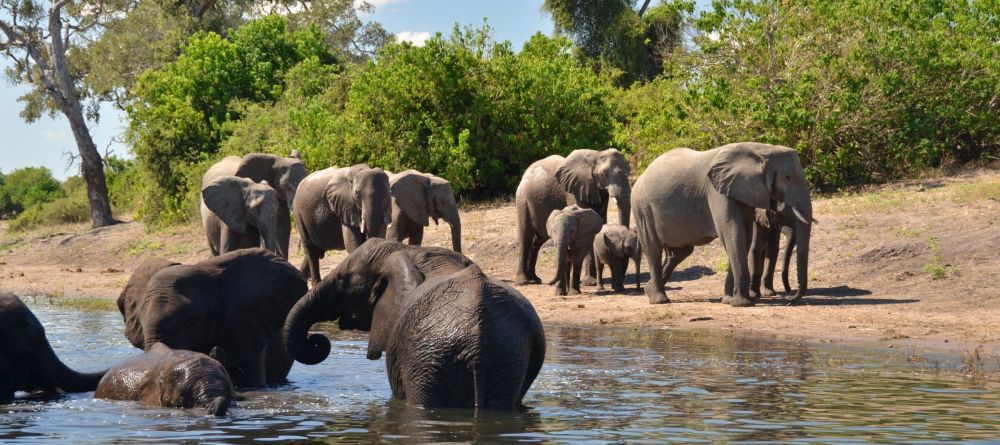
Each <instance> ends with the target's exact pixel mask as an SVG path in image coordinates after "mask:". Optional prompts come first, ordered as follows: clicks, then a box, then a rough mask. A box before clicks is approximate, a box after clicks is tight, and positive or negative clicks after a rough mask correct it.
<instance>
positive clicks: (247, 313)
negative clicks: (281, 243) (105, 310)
mask: <svg viewBox="0 0 1000 445" xmlns="http://www.w3.org/2000/svg"><path fill="white" fill-rule="evenodd" d="M305 292H306V281H305V279H304V278H302V275H301V274H300V273H299V271H298V269H296V268H294V267H292V265H290V264H288V262H287V261H285V260H284V259H282V258H281V257H278V256H276V255H274V254H272V253H270V252H268V251H266V250H264V249H259V248H254V249H242V250H237V251H233V252H229V253H225V254H222V255H219V256H216V257H213V258H210V259H208V260H205V261H202V262H200V263H197V264H193V265H183V264H177V263H172V262H169V261H166V260H162V259H151V260H148V261H146V262H145V263H143V264H142V265H141V266H139V268H138V269H137V270H136V271H135V272H134V273H133V274H132V277H131V278H129V281H128V284H126V286H125V289H124V290H122V293H121V295H120V296H119V297H118V309H119V311H121V313H122V315H123V316H124V318H125V336H126V337H128V339H129V341H130V342H131V343H132V344H133V345H135V346H136V347H138V348H142V349H148V348H150V347H152V345H153V344H155V343H158V342H159V343H163V344H164V345H166V346H169V347H171V348H174V349H185V350H190V351H196V352H201V353H209V352H210V351H212V349H213V348H214V347H216V346H218V347H220V348H222V350H224V351H225V352H226V357H227V359H226V360H227V363H229V364H232V365H235V366H239V365H241V364H243V363H246V362H247V361H249V360H250V359H251V358H254V357H257V356H259V354H260V352H261V351H262V350H263V349H264V347H265V345H267V344H268V342H269V341H271V340H272V339H273V338H274V336H275V335H276V333H277V332H278V331H279V330H280V329H281V326H282V324H283V323H284V320H285V315H287V314H288V311H289V310H290V309H291V307H292V305H294V304H295V302H296V301H298V299H299V297H301V296H302V295H303V294H305Z"/></svg>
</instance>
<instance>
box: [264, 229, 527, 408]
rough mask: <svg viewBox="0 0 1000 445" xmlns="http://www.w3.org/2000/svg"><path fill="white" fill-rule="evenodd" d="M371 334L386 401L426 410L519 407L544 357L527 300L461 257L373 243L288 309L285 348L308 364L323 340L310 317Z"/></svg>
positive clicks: (323, 349)
mask: <svg viewBox="0 0 1000 445" xmlns="http://www.w3.org/2000/svg"><path fill="white" fill-rule="evenodd" d="M328 320H338V322H339V325H340V329H342V330H343V329H357V330H362V331H370V332H371V334H370V336H369V341H368V358H369V359H371V360H377V359H379V358H380V357H381V356H382V353H383V352H384V353H385V354H386V369H387V371H388V375H389V385H390V386H391V388H392V394H393V397H394V398H396V399H400V400H404V401H405V402H406V403H407V404H410V405H422V406H427V407H453V408H473V407H475V408H479V409H484V408H488V409H505V410H512V409H523V405H522V403H521V401H522V399H523V397H524V394H525V393H526V392H527V391H528V388H529V387H530V386H531V384H532V382H533V381H534V380H535V377H536V376H537V375H538V371H539V370H540V369H541V367H542V362H543V361H544V359H545V333H544V331H543V330H542V324H541V321H540V320H539V318H538V315H537V314H536V313H535V310H534V308H533V307H532V306H531V303H530V302H528V300H527V299H526V298H524V296H522V295H521V294H520V293H518V292H517V291H516V290H514V289H513V288H511V287H510V286H507V285H506V284H504V283H502V282H500V281H497V280H493V279H491V278H489V277H487V276H486V275H485V274H484V273H483V272H482V270H480V269H479V267H478V266H476V265H475V264H474V263H473V262H472V261H470V260H469V259H468V258H466V257H465V256H463V255H462V254H460V253H457V252H454V251H451V250H447V249H442V248H438V247H419V246H407V245H403V244H401V243H398V242H395V241H387V240H381V239H370V240H368V241H367V242H365V243H364V244H363V245H362V246H361V247H359V248H358V249H356V250H355V251H354V252H352V253H351V254H350V255H348V256H347V258H345V259H344V260H343V261H342V262H341V263H340V264H338V265H337V267H336V269H334V271H333V272H332V273H331V274H329V275H328V276H327V277H326V278H325V279H324V280H323V282H322V283H320V285H319V286H316V287H314V288H312V289H311V290H310V291H309V293H308V294H306V296H305V297H303V298H302V299H301V300H300V301H299V302H298V303H297V304H296V305H295V307H294V308H293V309H292V311H291V313H289V314H288V319H287V321H286V322H285V330H284V338H285V346H286V348H287V349H288V351H289V352H290V353H291V354H292V356H293V357H295V359H296V360H298V361H300V362H302V363H305V364H316V363H319V362H321V361H323V360H324V359H325V358H326V357H327V356H328V355H329V353H330V341H329V340H328V339H327V338H326V337H325V336H324V335H322V334H316V333H314V334H309V333H308V330H309V328H310V326H312V325H313V324H314V323H319V322H322V321H328Z"/></svg>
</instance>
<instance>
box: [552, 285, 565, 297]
mask: <svg viewBox="0 0 1000 445" xmlns="http://www.w3.org/2000/svg"><path fill="white" fill-rule="evenodd" d="M553 295H555V296H557V297H559V296H563V295H566V291H564V290H562V289H560V288H558V287H557V288H555V292H553Z"/></svg>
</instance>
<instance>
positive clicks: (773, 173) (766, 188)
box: [708, 142, 814, 300]
mask: <svg viewBox="0 0 1000 445" xmlns="http://www.w3.org/2000/svg"><path fill="white" fill-rule="evenodd" d="M708 178H709V181H710V182H711V184H712V187H713V188H714V189H715V190H716V191H717V192H719V193H721V194H723V195H726V196H728V197H730V198H732V199H735V200H737V201H739V202H742V203H744V204H746V205H748V206H750V207H755V208H758V209H770V208H771V201H772V200H773V201H777V202H780V203H783V204H784V205H785V206H786V207H788V208H789V209H790V210H791V212H792V214H793V215H794V216H795V219H796V221H795V234H796V239H795V248H796V249H797V257H796V269H797V272H798V279H799V290H798V292H797V293H796V300H797V299H798V298H801V297H802V295H804V294H805V291H806V289H807V281H808V276H809V271H808V267H809V237H810V230H811V222H812V221H814V220H813V213H812V199H811V198H810V196H809V184H808V183H807V182H806V178H805V173H804V172H803V170H802V164H801V163H800V162H799V154H798V152H796V151H795V150H793V149H791V148H788V147H781V146H777V145H767V144H760V143H755V142H743V143H736V144H729V145H726V146H723V147H721V148H720V150H719V152H718V154H717V155H716V156H715V159H714V160H713V161H712V165H711V166H710V168H709V171H708Z"/></svg>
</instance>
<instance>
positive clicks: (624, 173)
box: [555, 148, 632, 227]
mask: <svg viewBox="0 0 1000 445" xmlns="http://www.w3.org/2000/svg"><path fill="white" fill-rule="evenodd" d="M629 173H630V172H629V166H628V162H626V161H625V156H622V154H621V152H619V151H618V150H617V149H614V148H609V149H607V150H604V151H597V150H585V149H581V150H573V152H572V153H570V154H569V156H567V157H566V161H565V162H564V163H563V165H562V167H559V169H558V170H556V172H555V176H556V180H558V181H559V184H560V185H561V186H562V187H563V189H564V190H566V191H567V192H569V193H571V194H573V197H575V198H576V201H577V202H578V203H580V204H585V205H586V206H587V207H592V208H597V206H598V205H599V204H601V201H602V192H603V193H606V194H607V195H608V196H610V197H612V198H615V201H616V202H617V203H618V219H619V222H620V223H621V225H623V226H626V227H628V224H629V218H630V216H631V211H632V210H631V205H632V204H631V192H632V189H631V187H629V183H628V177H629Z"/></svg>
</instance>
